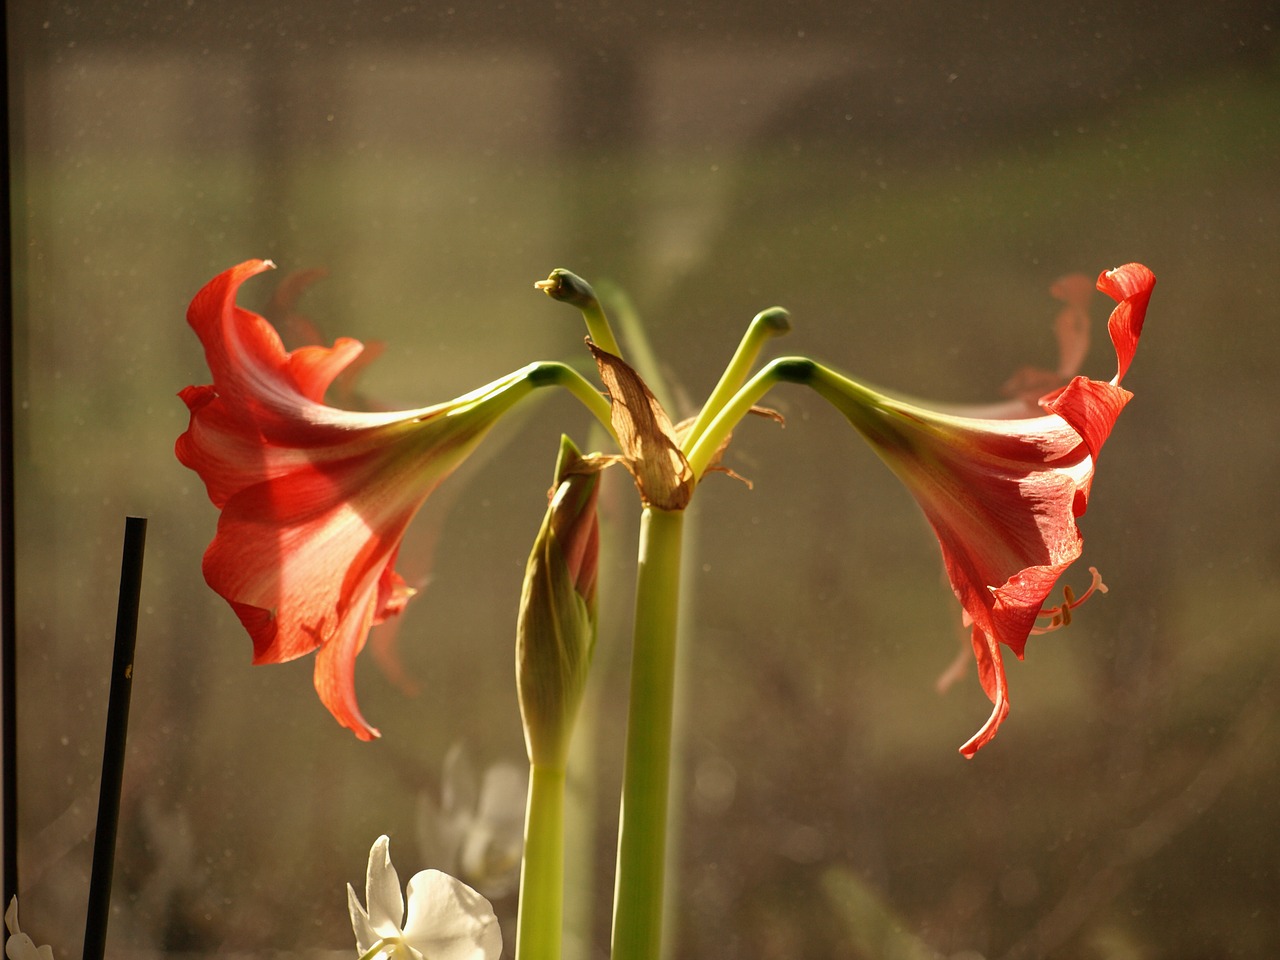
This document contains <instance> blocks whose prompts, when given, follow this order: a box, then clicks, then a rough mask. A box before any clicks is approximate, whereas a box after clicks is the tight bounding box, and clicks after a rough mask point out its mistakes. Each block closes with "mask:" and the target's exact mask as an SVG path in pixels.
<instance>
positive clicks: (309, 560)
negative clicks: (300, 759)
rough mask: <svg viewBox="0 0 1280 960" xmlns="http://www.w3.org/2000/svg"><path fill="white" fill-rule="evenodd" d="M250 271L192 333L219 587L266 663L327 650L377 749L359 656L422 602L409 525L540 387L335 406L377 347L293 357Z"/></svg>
mask: <svg viewBox="0 0 1280 960" xmlns="http://www.w3.org/2000/svg"><path fill="white" fill-rule="evenodd" d="M272 266H273V264H272V263H271V262H270V261H267V260H250V261H247V262H245V263H242V264H240V265H239V266H237V267H233V268H232V269H230V270H228V271H226V272H225V273H222V274H220V275H218V276H217V277H215V278H214V279H213V280H212V281H210V282H209V284H208V285H207V286H206V287H205V288H204V289H203V290H201V291H200V292H199V293H198V294H196V297H195V299H194V300H192V302H191V306H190V308H189V310H188V312H187V320H188V322H189V323H190V324H191V326H192V328H193V329H194V330H195V332H196V334H197V335H198V336H199V337H200V340H201V342H202V343H203V344H204V350H205V357H206V359H207V361H208V364H209V369H210V371H211V372H212V374H213V383H212V384H211V385H208V386H192V387H187V388H186V389H185V390H183V391H182V392H181V393H180V396H181V397H182V399H183V401H185V402H186V404H187V407H188V409H189V410H190V411H191V423H190V426H189V427H188V429H187V431H186V432H185V433H184V434H182V436H181V437H179V438H178V441H177V444H176V453H177V456H178V459H179V460H180V461H182V463H183V464H185V465H186V466H188V467H190V468H191V469H192V470H195V471H196V472H197V473H198V474H199V475H200V478H201V479H202V480H203V481H204V483H205V486H206V488H207V490H208V493H209V498H210V499H211V500H212V501H213V503H214V505H215V506H217V507H218V508H220V509H221V511H222V513H221V516H220V518H219V520H218V530H217V534H216V536H215V537H214V539H213V542H212V543H210V545H209V548H208V550H207V551H206V552H205V555H204V575H205V579H206V580H207V581H208V583H209V586H211V587H212V588H213V589H214V590H215V591H216V592H217V593H219V594H220V595H221V596H222V597H223V598H225V599H226V600H227V602H228V603H229V604H230V605H231V608H232V609H233V610H234V611H235V612H236V615H237V616H239V618H240V621H241V622H242V623H243V624H244V626H245V629H246V630H248V632H249V635H250V637H251V638H252V639H253V661H254V663H280V662H283V661H286V660H292V659H294V658H296V657H300V656H302V655H304V654H307V653H310V652H311V651H313V650H317V649H318V650H319V654H318V655H317V657H316V665H315V686H316V691H317V693H319V695H320V699H321V701H322V702H323V703H324V705H325V706H326V707H328V709H329V711H330V712H331V713H332V714H333V716H334V717H335V718H336V719H337V720H338V722H339V723H341V724H342V725H343V726H345V727H348V728H349V729H351V730H352V731H354V732H355V734H356V736H357V737H359V738H360V739H362V740H369V739H372V738H374V737H376V736H377V735H378V731H377V730H376V729H374V728H373V727H371V726H370V725H369V724H368V723H367V722H366V721H365V719H364V717H363V716H362V715H361V713H360V709H359V707H358V706H357V703H356V696H355V659H356V655H357V654H358V653H359V652H360V650H361V649H362V648H363V647H364V644H365V640H366V639H367V637H368V634H369V629H370V627H371V626H372V625H374V624H377V623H380V622H382V621H383V620H385V619H386V618H387V617H390V616H392V615H394V614H396V613H399V612H400V611H401V610H402V609H403V608H404V605H405V603H406V602H407V601H408V599H409V597H410V596H411V595H412V593H413V591H412V590H411V589H410V588H409V587H408V586H406V584H405V582H404V581H403V580H402V579H401V578H400V576H399V575H398V574H397V573H396V572H395V560H396V551H397V550H398V549H399V546H400V541H401V538H402V537H403V535H404V532H405V528H406V527H407V526H408V524H409V521H410V520H411V519H412V517H413V515H414V513H416V512H417V510H418V508H419V507H420V506H421V505H422V503H423V501H424V500H425V499H426V498H427V496H428V495H429V494H430V493H431V491H432V490H433V489H435V487H436V486H437V485H438V484H439V483H440V482H441V481H442V480H443V479H444V478H445V477H447V476H448V475H449V474H450V473H451V472H452V471H453V470H454V469H455V468H456V467H457V466H458V465H459V464H460V463H461V462H462V461H463V460H464V459H465V458H466V456H467V455H468V454H469V453H470V452H471V451H472V450H473V449H474V448H475V446H476V445H477V444H478V443H479V442H480V440H481V439H482V438H483V437H484V435H485V433H486V432H487V431H488V429H489V428H490V427H491V426H492V425H493V423H494V422H495V421H496V420H497V418H498V417H499V416H500V415H501V414H502V413H503V412H505V411H506V410H507V409H509V408H510V407H511V406H512V405H513V404H514V403H515V402H516V401H517V400H518V399H519V398H520V397H522V396H524V395H525V394H526V393H527V392H528V391H529V390H531V389H532V388H533V385H532V384H531V382H530V380H529V378H528V376H527V375H526V373H527V370H526V371H518V372H517V373H514V374H510V375H508V376H507V377H504V378H502V379H500V380H497V381H494V382H493V383H491V384H489V385H488V386H485V387H482V388H480V389H479V390H476V391H474V392H472V393H470V394H467V395H466V396H463V397H460V398H459V399H457V400H454V401H452V402H450V403H444V404H438V405H436V406H431V407H423V408H421V409H418V410H405V411H396V412H389V413H357V412H352V411H347V410H340V409H337V408H335V407H331V406H328V405H326V404H325V403H324V395H325V391H326V390H327V389H328V388H329V386H330V385H331V384H332V383H333V381H334V379H335V378H336V377H337V376H338V375H339V374H341V373H342V372H343V371H344V370H346V369H347V368H348V367H349V366H350V365H351V363H352V361H354V360H355V359H356V358H357V357H358V356H359V355H360V352H361V350H362V345H361V344H360V343H359V342H358V341H356V340H352V339H348V338H340V339H339V340H337V341H336V342H335V343H334V345H333V346H332V347H320V346H305V347H300V348H298V349H296V350H293V351H286V350H285V349H284V346H283V345H282V343H281V340H280V337H279V335H278V334H277V333H276V331H275V329H274V328H273V327H272V326H271V325H270V324H269V323H268V322H267V321H266V320H264V319H263V318H262V317H260V316H258V315H257V314H255V313H252V312H250V311H248V310H243V309H241V308H240V307H237V306H236V303H235V298H236V291H237V290H238V289H239V287H240V285H241V283H243V282H244V281H245V280H247V279H248V278H249V277H252V276H254V275H256V274H259V273H262V272H263V271H265V270H268V269H270V268H271V267H272Z"/></svg>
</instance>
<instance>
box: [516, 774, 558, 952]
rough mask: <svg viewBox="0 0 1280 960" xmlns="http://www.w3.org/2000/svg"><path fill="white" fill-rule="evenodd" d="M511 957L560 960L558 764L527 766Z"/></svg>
mask: <svg viewBox="0 0 1280 960" xmlns="http://www.w3.org/2000/svg"><path fill="white" fill-rule="evenodd" d="M519 909H520V912H519V915H518V919H517V925H516V960H560V938H561V929H562V925H563V913H564V768H563V767H550V766H546V765H544V764H538V763H535V764H531V765H530V767H529V803H528V807H527V810H526V812H525V819H524V863H523V865H522V867H521V870H520V908H519Z"/></svg>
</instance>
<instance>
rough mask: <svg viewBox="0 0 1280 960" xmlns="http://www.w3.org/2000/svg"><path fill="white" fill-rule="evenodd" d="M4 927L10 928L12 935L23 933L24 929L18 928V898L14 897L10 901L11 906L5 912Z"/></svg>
mask: <svg viewBox="0 0 1280 960" xmlns="http://www.w3.org/2000/svg"><path fill="white" fill-rule="evenodd" d="M4 925H5V926H6V927H8V928H9V932H10V933H21V932H22V928H21V927H19V926H18V898H17V897H12V898H10V900H9V906H8V908H7V909H6V910H5V912H4Z"/></svg>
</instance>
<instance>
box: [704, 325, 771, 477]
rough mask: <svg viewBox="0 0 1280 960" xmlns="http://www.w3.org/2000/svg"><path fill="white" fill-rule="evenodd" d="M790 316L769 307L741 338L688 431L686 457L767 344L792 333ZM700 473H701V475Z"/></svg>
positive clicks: (735, 390) (743, 379)
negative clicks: (731, 357)
mask: <svg viewBox="0 0 1280 960" xmlns="http://www.w3.org/2000/svg"><path fill="white" fill-rule="evenodd" d="M789 316H790V314H788V313H787V311H786V310H784V309H782V307H770V308H769V309H768V310H761V311H760V312H759V313H757V314H756V315H755V317H754V318H753V319H752V321H751V324H750V326H748V327H747V332H746V334H745V335H743V337H742V342H741V343H739V344H738V349H737V350H736V351H735V352H734V354H733V359H732V360H730V361H729V366H727V367H725V370H724V373H722V374H721V375H720V382H719V383H717V384H716V386H715V389H714V390H712V391H711V396H709V397H707V402H706V403H704V404H703V405H702V409H701V410H699V411H698V416H697V417H696V418H695V419H694V421H693V426H692V427H690V428H689V434H688V436H687V437H685V441H684V446H685V452H686V453H688V451H689V450H691V449H692V448H693V446H694V445H695V444H696V443H697V442H698V440H699V439H700V438H701V437H702V435H703V433H705V432H706V430H707V427H709V426H710V425H711V423H712V422H713V421H714V420H715V417H716V415H717V414H718V413H719V412H720V409H721V408H722V407H723V406H724V405H725V404H726V403H728V402H729V401H730V399H732V397H733V395H734V393H736V392H737V391H738V389H739V388H741V387H742V384H743V383H744V382H746V379H747V374H748V373H750V372H751V367H752V366H753V365H754V364H755V362H756V358H757V357H759V356H760V351H761V350H762V349H763V348H764V345H765V343H766V341H768V340H770V339H772V338H773V337H779V336H781V335H782V334H784V333H787V332H788V331H789V330H790V329H791V323H790V321H789V320H788V317H789ZM735 422H736V421H735ZM713 450H714V448H713ZM698 472H699V473H701V471H698Z"/></svg>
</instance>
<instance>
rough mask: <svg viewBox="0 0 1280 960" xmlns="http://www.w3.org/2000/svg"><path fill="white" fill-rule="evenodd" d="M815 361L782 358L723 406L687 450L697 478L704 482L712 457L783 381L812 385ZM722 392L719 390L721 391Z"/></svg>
mask: <svg viewBox="0 0 1280 960" xmlns="http://www.w3.org/2000/svg"><path fill="white" fill-rule="evenodd" d="M817 366H818V365H817V364H815V363H814V362H813V361H812V360H806V359H804V358H802V357H782V358H780V359H778V360H774V361H773V362H771V363H769V364H767V365H766V366H765V367H763V368H762V369H761V370H760V371H759V372H758V373H756V375H755V376H754V377H752V378H751V379H750V380H748V381H747V382H746V383H745V384H744V385H743V386H742V387H740V388H739V389H738V391H737V393H735V394H734V395H733V396H732V397H731V398H730V399H729V400H728V401H727V402H725V403H724V404H723V406H721V408H720V409H719V411H718V412H717V413H716V415H715V417H714V418H713V419H712V421H711V423H709V424H708V425H707V427H706V429H704V430H703V431H702V434H701V435H700V436H698V437H697V439H696V440H694V442H693V443H691V444H690V445H689V446H688V448H687V449H686V451H685V456H686V458H687V459H688V461H689V466H690V467H692V468H693V475H694V478H695V479H701V478H702V474H703V473H704V472H706V469H707V466H708V465H709V464H710V463H711V458H712V457H714V456H715V455H716V451H717V450H719V449H720V444H722V443H723V442H724V440H725V438H726V437H728V436H729V434H731V433H732V432H733V428H734V427H736V426H737V425H738V421H739V420H741V419H742V418H743V417H745V416H746V415H747V413H748V411H750V410H751V408H752V407H753V406H755V405H756V402H757V401H758V400H759V399H760V398H761V397H763V396H764V395H765V394H766V393H768V392H769V391H770V390H771V389H772V388H773V385H774V384H776V383H779V382H788V383H809V382H810V381H811V380H812V378H813V375H814V370H815V369H817ZM717 389H719V388H717Z"/></svg>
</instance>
